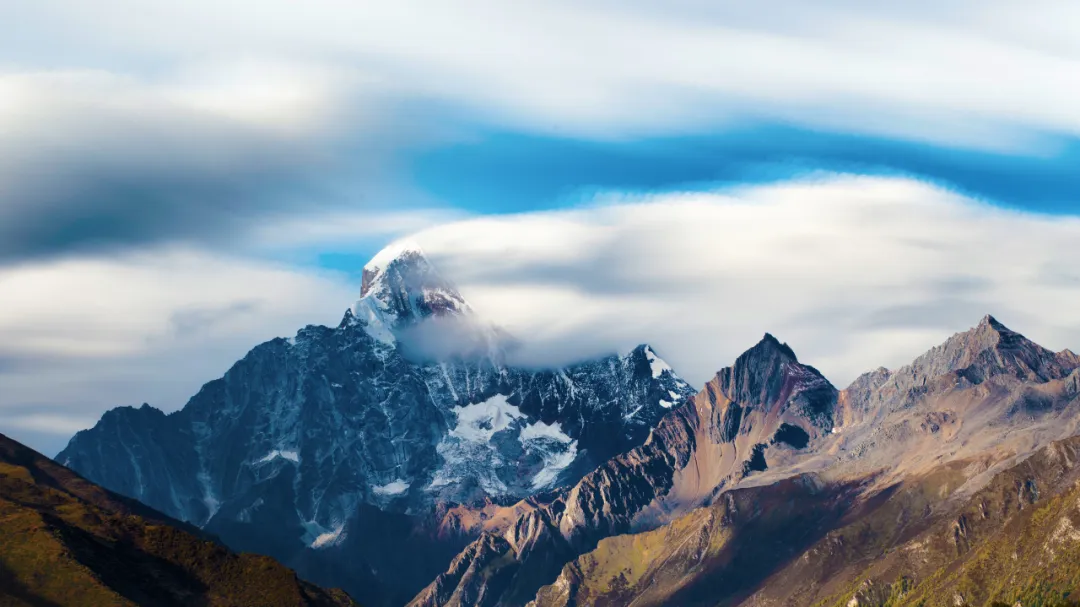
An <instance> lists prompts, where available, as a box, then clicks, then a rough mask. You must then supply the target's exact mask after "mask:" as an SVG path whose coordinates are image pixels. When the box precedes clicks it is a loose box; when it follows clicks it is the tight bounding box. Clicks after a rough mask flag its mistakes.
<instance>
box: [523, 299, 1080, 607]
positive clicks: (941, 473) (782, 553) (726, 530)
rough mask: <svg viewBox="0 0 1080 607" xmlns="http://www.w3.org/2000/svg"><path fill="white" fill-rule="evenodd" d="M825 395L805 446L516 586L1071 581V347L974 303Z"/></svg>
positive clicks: (771, 596) (703, 598) (833, 598)
mask: <svg viewBox="0 0 1080 607" xmlns="http://www.w3.org/2000/svg"><path fill="white" fill-rule="evenodd" d="M759 347H760V346H759ZM774 364H775V363H774ZM783 364H784V363H783V362H781V363H780V365H781V366H782V365H783ZM723 375H725V374H724V373H721V376H723ZM726 375H728V376H732V375H738V374H734V373H728V374H726ZM727 385H729V386H730V385H732V384H731V382H728V384H727ZM746 385H748V386H753V385H755V384H753V383H751V382H747V383H746ZM756 385H758V386H760V385H761V383H760V382H758V383H757V384H756ZM774 385H775V384H774ZM728 392H730V390H729V391H728ZM739 392H740V393H741V394H744V395H745V394H755V393H758V389H757V388H753V387H750V388H749V389H747V390H740V391H739ZM706 393H708V390H706ZM701 398H702V395H699V396H698V397H695V398H694V399H693V401H692V403H694V404H697V403H699V402H700V400H701ZM836 403H837V406H836V409H835V414H834V420H835V421H834V423H835V424H836V427H835V428H834V429H833V431H831V432H829V433H828V434H824V433H822V434H819V435H818V436H817V437H815V438H812V439H811V441H810V442H809V443H808V444H807V447H806V449H803V450H800V451H795V452H793V453H792V454H791V455H793V457H789V458H787V459H786V460H781V459H779V458H775V459H773V458H766V461H767V463H768V465H767V467H766V468H767V469H766V470H763V471H762V472H761V473H758V474H753V475H750V476H747V477H746V478H745V479H743V480H742V481H739V482H735V483H729V484H728V485H727V488H726V489H725V490H723V491H722V492H720V493H719V494H717V495H716V496H715V497H714V498H713V499H711V500H710V501H708V503H706V504H704V505H703V507H702V508H699V509H696V510H693V511H691V512H689V513H688V514H685V515H682V516H675V517H669V519H668V522H667V523H666V524H664V525H661V526H656V527H655V528H653V529H647V530H645V531H643V532H640V533H633V534H630V535H620V536H617V537H608V538H607V539H603V540H601V541H600V542H599V543H598V544H597V546H596V548H595V549H593V550H591V551H589V552H586V553H584V554H581V555H580V556H577V557H576V558H574V559H573V560H571V561H568V563H567V564H566V565H565V566H564V567H563V568H562V570H561V571H560V573H559V574H558V576H557V577H552V578H551V579H550V581H549V585H547V586H545V587H543V588H541V589H540V590H539V591H538V592H537V593H536V595H535V599H534V600H533V602H532V604H533V605H534V606H535V607H548V606H564V605H578V606H592V605H595V606H601V605H625V604H628V603H629V602H630V600H631V597H632V599H633V604H634V605H635V606H637V605H640V606H643V607H644V606H649V605H670V604H678V605H687V606H692V605H746V606H751V605H753V606H762V607H764V606H777V605H784V606H791V607H795V606H806V605H822V606H831V605H837V606H850V607H856V606H867V605H873V606H875V607H883V606H885V605H890V606H892V605H923V606H925V607H929V606H932V605H953V606H955V605H966V604H971V605H984V604H986V605H988V604H989V603H990V602H991V601H1007V604H1008V605H1012V604H1013V603H1014V602H1015V601H1016V600H1018V599H1020V598H1024V599H1025V600H1024V602H1022V603H1021V604H1022V605H1029V604H1044V603H1042V602H1028V601H1027V599H1029V598H1032V597H1035V598H1037V600H1038V601H1049V600H1059V599H1063V598H1065V597H1067V596H1069V595H1068V593H1069V592H1070V591H1072V592H1077V591H1080V533H1074V530H1075V529H1076V528H1080V527H1077V526H1076V525H1078V524H1080V515H1078V514H1077V513H1078V512H1080V492H1078V490H1077V487H1080V467H1078V466H1077V465H1076V464H1077V462H1078V461H1080V460H1078V459H1077V449H1078V448H1080V439H1077V438H1070V437H1073V436H1074V435H1075V434H1077V421H1078V420H1080V363H1078V361H1077V360H1076V357H1075V355H1072V353H1071V352H1068V351H1066V352H1062V353H1054V352H1051V351H1049V350H1046V349H1045V348H1042V347H1040V346H1038V345H1037V344H1034V343H1033V342H1031V341H1030V340H1027V339H1026V338H1024V337H1023V336H1022V335H1020V334H1018V333H1015V332H1013V331H1011V330H1009V329H1008V328H1006V327H1005V326H1004V325H1002V324H1001V323H999V322H998V321H997V320H995V319H994V318H992V317H986V318H985V319H983V321H982V322H980V323H979V325H978V326H976V327H975V328H974V329H972V330H970V331H967V332H964V333H960V334H958V335H955V336H954V337H952V338H950V339H949V340H948V341H946V342H945V343H944V344H942V345H941V346H938V347H936V348H934V349H932V350H930V351H929V352H927V353H926V354H924V355H923V356H921V357H919V358H918V359H916V360H915V361H914V362H913V363H912V364H911V365H908V366H906V367H904V368H902V369H900V370H898V371H896V372H889V371H887V370H883V369H879V370H877V371H874V372H871V373H868V374H866V375H864V376H862V377H860V378H859V379H857V380H856V381H855V382H854V383H853V384H852V385H851V386H850V387H849V388H847V389H846V390H844V391H842V392H841V393H839V394H838V395H837V399H836ZM689 410H690V407H689V406H688V407H686V408H685V409H684V410H683V411H684V412H687V411H689ZM804 411H806V409H804ZM672 417H674V414H673V415H672ZM807 417H809V418H810V419H814V418H815V416H814V415H813V414H812V413H811V414H809V415H808V416H807ZM724 419H725V418H724V417H723V416H721V417H720V418H718V419H717V420H716V421H715V422H714V424H713V426H714V427H715V428H718V429H723V428H724V427H725V423H724ZM818 419H821V420H822V421H823V422H824V420H825V416H824V415H822V416H821V417H820V418H818ZM666 421H667V420H666V419H665V420H664V421H663V422H661V427H663V426H664V424H665V422H666ZM819 427H822V428H823V427H824V425H821V426H819ZM1054 441H1060V442H1054ZM774 462H775V464H774ZM695 474H696V472H695ZM504 604H513V603H511V602H506V603H504Z"/></svg>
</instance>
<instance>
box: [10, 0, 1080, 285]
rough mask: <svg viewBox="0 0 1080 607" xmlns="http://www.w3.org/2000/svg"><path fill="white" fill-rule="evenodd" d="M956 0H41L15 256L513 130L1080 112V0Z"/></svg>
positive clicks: (18, 75) (213, 223)
mask: <svg viewBox="0 0 1080 607" xmlns="http://www.w3.org/2000/svg"><path fill="white" fill-rule="evenodd" d="M951 6H957V5H951ZM959 6H963V7H964V8H965V10H957V9H948V8H941V7H939V6H938V5H933V4H929V3H923V2H919V3H915V4H914V5H912V6H911V7H909V6H907V5H905V6H903V7H895V6H893V5H892V4H886V3H879V2H865V3H851V2H848V1H844V0H833V1H827V2H822V3H815V5H814V7H812V8H809V7H807V6H806V5H805V3H802V2H798V1H797V0H772V1H771V2H767V3H764V4H762V3H755V5H754V8H752V9H748V8H746V7H743V6H740V5H737V4H730V3H724V4H720V5H712V4H703V3H699V2H696V1H690V0H684V1H682V2H676V3H672V4H670V5H665V10H663V11H658V10H656V9H655V7H651V6H650V5H648V4H647V3H641V2H626V3H619V4H617V5H616V4H610V3H593V2H567V1H555V2H548V3H544V4H543V5H542V6H540V7H530V9H529V10H528V11H524V10H522V9H521V8H520V7H517V6H514V5H510V4H506V3H503V2H494V1H493V0H478V1H472V0H470V1H469V2H450V3H442V4H439V5H435V6H432V5H430V4H429V3H416V2H411V1H406V2H399V3H353V4H348V3H341V2H337V1H336V0H317V1H315V2H310V3H305V4H304V5H303V6H302V7H301V6H300V5H298V4H296V3H295V2H291V1H289V0H268V1H267V2H263V3H261V4H260V7H259V11H258V18H254V17H253V13H251V12H250V11H247V10H235V7H234V8H233V9H232V10H230V9H229V8H227V7H224V8H223V6H222V5H221V4H220V3H218V2H209V1H207V0H194V1H191V2H184V3H175V4H174V5H172V6H165V5H163V6H159V7H156V9H155V10H154V11H148V12H146V13H144V14H141V15H138V16H136V15H133V14H132V13H131V11H130V7H129V6H128V5H127V3H125V2H122V1H120V0H102V1H101V2H97V3H95V6H94V8H93V10H90V9H88V8H87V7H84V6H81V5H79V3H76V2H72V1H71V0H42V1H40V2H33V3H21V4H20V5H19V6H17V7H13V8H11V9H10V10H9V11H8V12H9V14H8V15H7V17H8V20H9V21H11V22H17V23H19V24H20V28H19V32H18V35H16V36H9V37H8V38H6V39H5V42H7V44H6V45H5V51H4V53H3V55H2V56H0V62H2V63H0V66H2V68H0V131H2V132H3V133H4V137H3V138H0V264H8V263H14V262H19V261H24V260H35V259H46V258H55V257H57V256H64V255H73V254H86V253H89V254H98V253H102V252H111V251H122V250H132V249H138V248H141V247H155V246H159V245H161V244H163V243H164V244H187V245H191V244H199V245H206V246H213V247H218V248H226V249H230V250H235V249H236V248H238V247H242V246H246V245H247V244H249V243H248V237H249V236H250V237H252V238H254V239H256V240H258V239H260V238H263V237H264V236H265V235H266V233H267V231H268V230H269V231H273V230H272V228H267V227H266V226H273V225H287V224H290V223H298V222H299V221H300V220H302V219H304V218H307V217H310V216H311V215H319V216H327V217H329V216H334V215H338V216H345V215H350V214H354V213H355V212H356V210H357V209H361V208H366V209H378V210H379V211H380V212H382V211H386V210H387V209H388V208H396V209H397V210H401V211H403V212H407V211H408V210H409V209H414V208H417V207H423V208H437V207H441V206H444V205H443V204H442V203H441V202H440V201H439V200H430V199H425V198H424V196H423V194H422V193H421V192H420V190H421V189H422V188H423V187H425V184H424V183H418V182H419V181H422V177H423V176H422V175H417V174H414V173H412V172H411V171H418V170H419V169H417V168H416V167H413V166H411V164H410V163H411V162H414V161H417V162H418V160H417V157H418V156H422V155H423V154H424V153H425V152H428V151H431V150H433V149H438V148H442V147H446V145H445V144H447V143H450V142H458V143H460V142H462V141H470V140H473V139H475V138H476V137H478V136H482V134H483V133H486V132H491V131H493V130H495V131H498V130H503V131H509V132H517V133H522V132H524V133H532V134H536V133H541V134H544V135H549V136H555V137H556V138H562V139H565V140H567V141H570V142H571V143H572V144H576V143H578V142H580V141H582V140H597V139H604V140H607V141H608V142H611V141H616V142H626V141H629V140H635V139H641V138H643V137H645V136H649V135H663V136H672V135H679V134H686V133H702V132H720V133H723V132H728V131H731V130H732V129H734V128H736V127H744V126H745V125H747V124H765V125H776V124H792V125H798V126H800V127H802V130H803V131H809V132H816V131H820V130H827V131H836V132H843V133H850V132H857V133H874V134H876V135H881V136H885V137H894V138H901V139H929V140H932V141H934V142H936V143H937V144H944V145H946V146H949V147H955V146H963V145H968V146H978V147H989V148H995V149H999V148H1007V149H1009V150H1017V149H1021V150H1023V151H1024V152H1025V153H1029V154H1031V153H1035V154H1042V155H1053V154H1055V153H1057V152H1059V151H1060V150H1058V149H1057V148H1055V146H1057V145H1060V142H1061V141H1071V140H1073V139H1075V136H1076V135H1077V134H1080V118H1078V117H1077V114H1076V112H1075V111H1074V108H1075V107H1077V106H1078V105H1080V84H1078V83H1076V82H1074V81H1075V80H1076V79H1070V78H1064V77H1062V76H1061V75H1062V74H1070V73H1074V72H1076V71H1077V69H1078V68H1080V43H1077V42H1076V40H1080V36H1077V35H1075V34H1076V33H1077V32H1076V31H1075V28H1076V26H1075V24H1076V23H1080V19H1078V18H1077V17H1080V15H1078V10H1080V9H1077V8H1076V7H1075V6H1073V5H1071V4H1067V3H1061V2H1058V3H1053V2H1047V3H1044V4H1040V5H1039V6H1038V8H1037V9H1036V8H1032V7H1031V6H1029V5H1025V6H1023V7H1019V6H1017V5H1016V4H1015V3H1008V2H1004V1H1003V0H1002V1H995V2H981V3H978V4H975V3H973V2H970V1H968V0H965V1H964V2H962V3H961V4H960V5H959ZM976 8H977V9H978V10H975V9H976ZM1033 14H1038V19H1033V17H1032V15H1033ZM418 15H420V16H422V17H423V18H418ZM120 41H122V43H121V42H120ZM1006 81H1007V82H1008V83H1009V86H1001V83H1002V82H1006ZM1070 136H1071V137H1073V139H1069V138H1070ZM510 152H511V154H512V153H513V150H510ZM639 152H640V150H633V149H630V150H628V153H629V154H630V155H631V156H636V155H638V154H639ZM500 153H501V151H500ZM777 154H781V155H784V158H781V159H780V160H779V162H781V163H782V162H783V161H784V159H785V158H786V151H785V149H784V148H783V147H782V146H780V150H779V151H778V152H777ZM807 155H809V156H811V157H812V158H810V160H809V161H807V162H808V163H809V164H811V165H813V164H814V159H815V158H818V157H821V156H828V155H829V151H828V150H827V149H826V150H811V151H810V152H808V153H807ZM856 155H857V156H862V154H856ZM916 155H917V156H921V155H922V151H919V153H918V154H916ZM826 160H827V159H826ZM540 161H541V162H543V159H540ZM679 164H681V161H680V162H679ZM724 164H726V163H725V162H724V161H723V159H719V160H716V161H715V162H712V163H706V165H707V166H706V167H705V168H704V169H702V170H700V171H698V172H694V174H695V175H698V174H701V173H705V174H707V175H712V174H714V173H715V171H714V170H713V168H712V165H724ZM450 166H451V169H450V170H449V172H450V173H451V177H452V178H454V177H456V175H457V171H456V170H454V168H453V167H454V166H455V165H453V164H452V163H451V165H450ZM575 166H576V165H575ZM620 166H622V167H623V169H622V170H621V171H620V170H618V169H613V170H615V171H616V172H617V173H620V174H624V173H625V172H626V171H628V170H636V167H637V166H638V165H633V164H631V168H629V169H626V168H625V166H626V165H620ZM829 168H836V167H829ZM530 170H533V168H531V169H530ZM534 170H535V172H538V173H543V172H544V171H545V167H544V166H535V167H534ZM642 172H644V173H647V172H648V171H647V170H646V171H642ZM680 174H681V173H680ZM482 175H483V174H482V173H481V176H479V177H478V176H476V175H475V174H469V175H466V176H465V179H469V180H473V181H477V182H482V181H484V177H483V176H482ZM411 177H415V178H416V180H417V182H416V183H414V182H410V178H411ZM736 177H737V178H738V177H740V176H739V175H737V176H736ZM442 178H445V175H443V176H442ZM971 179H974V180H979V179H981V176H979V175H977V174H976V175H975V176H974V177H970V178H969V181H970V180H971ZM1055 179H1056V180H1057V181H1058V182H1060V184H1059V186H1058V187H1064V186H1067V185H1069V184H1070V183H1071V182H1070V181H1068V180H1066V179H1064V178H1055ZM492 181H497V179H492ZM586 185H595V184H594V183H593V182H589V183H587V184H586ZM600 185H604V186H610V187H621V185H622V184H618V183H615V184H611V183H609V181H604V182H603V183H602V184H600ZM999 189H1001V188H999ZM1056 191H1057V190H1056V189H1055V190H1054V192H1056ZM548 193H549V190H544V197H545V198H547V197H548ZM1012 193H1013V194H1014V193H1015V192H1012ZM453 202H455V203H459V204H462V206H464V207H466V208H475V207H470V202H469V201H464V202H462V201H453ZM323 225H328V224H326V223H324V224H323ZM252 230H254V231H255V232H256V233H255V234H253V235H249V234H248V232H249V231H252Z"/></svg>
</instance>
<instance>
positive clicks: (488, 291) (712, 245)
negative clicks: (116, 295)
mask: <svg viewBox="0 0 1080 607" xmlns="http://www.w3.org/2000/svg"><path fill="white" fill-rule="evenodd" d="M414 238H415V239H416V240H418V241H419V242H420V243H421V244H422V245H423V247H424V249H425V251H427V252H428V253H429V254H430V255H432V257H433V258H434V259H435V263H436V264H437V265H438V266H439V267H440V268H441V269H442V270H443V271H444V272H446V273H447V274H448V275H449V276H451V277H453V278H454V279H455V280H456V281H458V283H459V285H460V286H461V288H462V291H463V293H464V294H465V296H466V297H467V298H469V300H470V301H471V302H472V303H473V305H474V306H475V307H476V308H477V309H478V310H479V311H480V312H482V313H483V314H485V315H487V316H488V317H490V318H491V319H492V320H493V321H495V322H497V323H499V324H501V325H503V326H504V327H505V328H506V329H507V330H509V331H510V332H511V333H513V334H515V335H517V336H524V337H525V338H526V344H525V351H524V355H523V361H525V362H530V363H533V364H541V365H545V364H560V363H565V362H567V361H570V360H574V359H577V358H581V357H583V356H586V355H591V354H595V353H599V352H602V351H608V350H612V349H616V350H626V349H629V348H630V347H632V346H633V345H635V344H636V343H639V342H642V341H648V342H651V343H652V344H654V345H655V346H656V347H657V349H658V350H659V351H660V352H661V353H662V354H663V355H664V356H665V358H666V359H667V360H668V361H669V362H671V363H672V364H673V365H674V366H675V367H676V369H678V370H680V371H681V372H682V373H683V374H684V375H685V376H686V377H687V379H689V380H692V381H693V382H694V383H695V384H700V383H702V382H704V381H705V380H706V379H707V378H709V377H711V375H712V374H713V373H715V371H716V370H718V369H720V368H721V367H723V366H726V365H728V364H729V363H730V362H731V361H732V360H734V358H735V357H736V356H737V355H738V354H739V353H741V352H742V351H743V350H745V349H746V348H748V347H749V346H751V345H753V344H754V343H755V342H756V341H757V340H758V339H760V337H761V335H762V334H763V333H765V332H766V331H768V332H772V333H773V334H775V335H777V336H778V337H780V338H781V339H784V340H786V341H788V342H789V343H790V344H791V345H792V347H793V348H794V349H795V351H796V352H797V353H798V354H799V355H800V358H801V359H803V360H804V361H806V362H808V363H810V364H813V365H816V366H818V367H819V368H820V369H821V370H822V371H823V372H825V373H826V374H827V375H828V376H829V377H830V378H831V379H832V380H833V381H834V382H836V383H837V384H839V385H841V386H843V385H846V383H847V382H849V381H851V380H852V379H854V378H855V377H856V375H857V374H859V373H861V372H864V371H868V370H870V369H873V368H876V367H877V366H880V365H885V366H889V367H898V366H900V365H903V364H905V363H907V362H910V360H911V359H913V358H914V357H915V356H916V355H918V354H920V353H921V352H922V351H924V350H926V349H928V348H929V347H931V346H933V345H936V344H937V343H939V342H941V341H944V339H945V338H946V337H948V336H949V335H950V334H952V333H953V332H956V331H962V330H965V329H967V328H969V327H970V326H973V325H975V324H976V323H977V322H978V321H979V319H980V318H981V317H982V316H983V315H985V314H988V313H992V314H994V315H995V316H997V318H999V319H1000V320H1002V321H1003V322H1005V323H1006V324H1008V325H1010V326H1012V327H1013V328H1014V329H1016V330H1018V331H1021V332H1023V333H1025V334H1027V335H1028V336H1029V337H1031V338H1032V339H1035V340H1036V341H1039V342H1040V343H1042V344H1044V345H1045V346H1047V347H1051V348H1054V349H1063V348H1066V347H1072V348H1074V349H1077V348H1078V346H1080V270H1078V269H1077V267H1076V264H1075V263H1073V261H1072V260H1073V259H1074V258H1075V257H1076V255H1077V253H1078V251H1080V248H1078V245H1077V243H1080V219H1076V218H1059V217H1049V216H1039V215H1032V214H1024V213H1019V212H1014V211H1006V210H1002V209H998V208H995V207H992V206H990V205H987V204H983V203H979V202H976V201H973V200H970V199H967V198H964V197H961V196H958V195H955V194H952V193H950V192H947V191H944V190H941V189H937V188H934V187H931V186H928V185H925V184H922V183H918V182H914V181H909V180H902V179H886V178H866V177H838V176H822V177H821V178H820V179H818V180H816V181H802V182H795V183H787V184H781V185H775V186H764V187H753V188H745V189H742V190H733V191H728V192H724V193H685V194H670V195H656V196H641V197H633V198H625V197H622V198H620V197H618V196H608V197H604V198H601V199H599V200H598V201H597V202H596V204H595V205H593V206H592V207H590V208H584V209H576V210H570V211H562V212H547V213H534V214H523V215H513V216H502V217H485V218H478V219H474V220H468V221H464V222H459V223H453V224H448V225H444V226H440V227H436V228H433V229H430V230H427V231H424V232H421V233H419V234H417V235H416V236H415V237H414Z"/></svg>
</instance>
